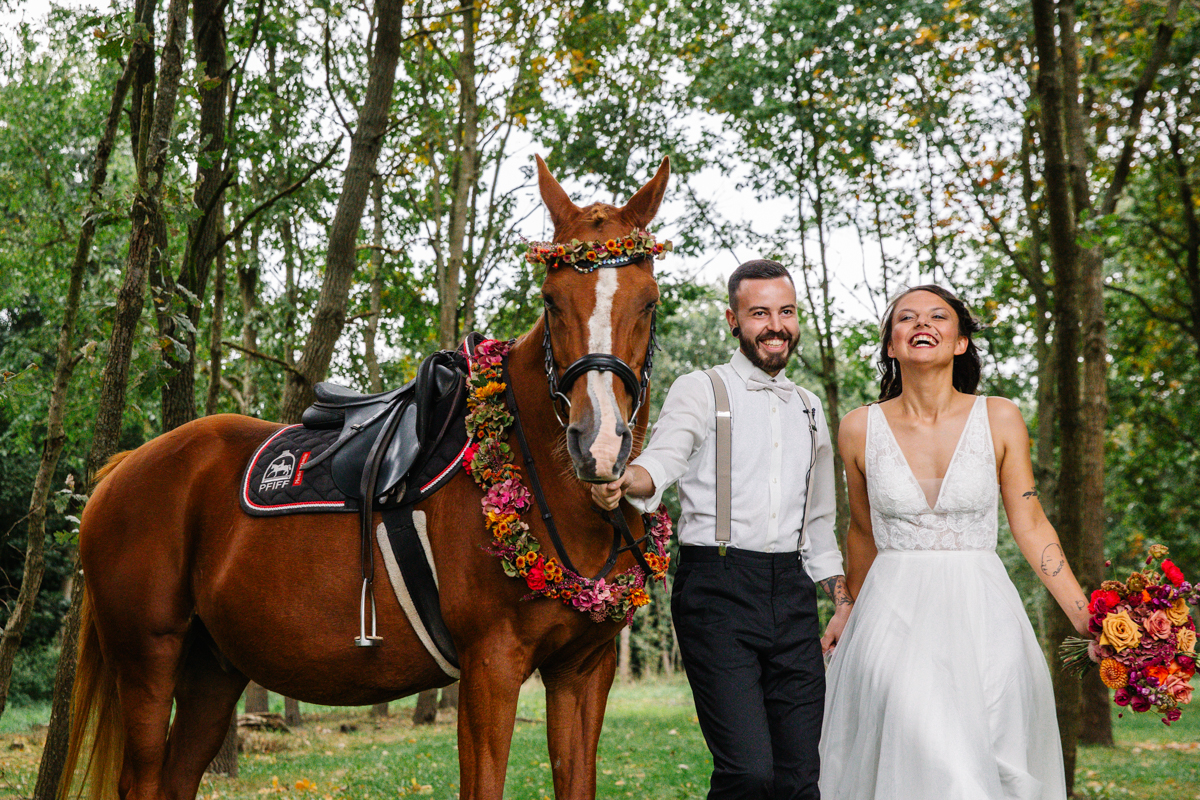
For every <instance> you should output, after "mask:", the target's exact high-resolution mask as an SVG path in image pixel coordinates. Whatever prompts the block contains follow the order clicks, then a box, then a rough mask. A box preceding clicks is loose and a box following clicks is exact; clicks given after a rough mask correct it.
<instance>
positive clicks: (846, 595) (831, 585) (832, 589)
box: [820, 575, 854, 606]
mask: <svg viewBox="0 0 1200 800" xmlns="http://www.w3.org/2000/svg"><path fill="white" fill-rule="evenodd" d="M820 584H821V588H822V589H824V590H825V594H827V595H829V599H830V600H832V601H833V603H834V605H837V606H849V605H854V600H852V599H851V597H850V592H849V591H848V590H847V589H846V576H845V575H834V576H833V577H831V578H826V579H825V580H823V581H820Z"/></svg>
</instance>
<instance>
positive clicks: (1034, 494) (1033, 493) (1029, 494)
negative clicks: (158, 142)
mask: <svg viewBox="0 0 1200 800" xmlns="http://www.w3.org/2000/svg"><path fill="white" fill-rule="evenodd" d="M1021 497H1041V495H1040V494H1038V490H1037V487H1034V488H1033V489H1030V490H1029V491H1028V492H1026V493H1025V494H1023V495H1021Z"/></svg>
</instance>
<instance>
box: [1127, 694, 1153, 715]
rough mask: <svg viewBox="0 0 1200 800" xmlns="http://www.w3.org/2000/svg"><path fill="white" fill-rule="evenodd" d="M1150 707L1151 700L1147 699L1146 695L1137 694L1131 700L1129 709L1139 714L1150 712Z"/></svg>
mask: <svg viewBox="0 0 1200 800" xmlns="http://www.w3.org/2000/svg"><path fill="white" fill-rule="evenodd" d="M1150 705H1151V704H1150V700H1149V699H1148V698H1146V697H1145V696H1144V695H1140V694H1135V695H1134V696H1133V697H1132V698H1130V702H1129V707H1130V708H1132V709H1133V710H1134V711H1136V712H1138V713H1139V714H1140V713H1142V712H1143V711H1149V710H1150Z"/></svg>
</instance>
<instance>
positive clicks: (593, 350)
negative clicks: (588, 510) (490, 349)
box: [537, 157, 671, 482]
mask: <svg viewBox="0 0 1200 800" xmlns="http://www.w3.org/2000/svg"><path fill="white" fill-rule="evenodd" d="M537 167H538V186H539V188H540V189H541V193H542V200H543V202H545V204H546V208H547V210H548V211H549V212H550V219H551V220H552V221H553V223H554V241H555V242H559V243H565V244H570V243H571V242H572V241H579V242H597V243H599V244H600V245H604V243H606V242H616V243H624V242H626V240H630V235H631V233H633V232H635V231H641V230H644V229H645V228H646V226H647V225H649V224H650V221H651V220H652V219H654V215H655V214H656V213H658V206H659V204H660V203H661V202H662V198H663V192H664V191H665V190H666V188H667V178H668V176H669V175H670V172H671V169H670V164H669V162H668V160H667V159H665V158H664V159H663V161H662V165H661V166H659V168H658V172H656V173H655V175H654V177H653V178H652V179H651V180H650V182H649V183H647V184H646V185H645V186H643V187H642V188H641V189H639V190H638V192H637V194H635V195H634V196H633V197H632V198H631V199H630V200H629V202H628V203H626V204H625V205H624V206H621V207H620V208H618V207H616V206H611V205H608V204H606V203H593V204H591V205H589V206H585V207H583V208H580V207H578V206H576V205H575V204H574V203H573V202H571V200H570V198H568V197H567V194H566V192H564V191H563V188H562V187H561V186H560V185H559V184H558V181H556V180H555V179H554V177H553V176H552V175H551V174H550V171H549V170H548V169H547V168H546V163H545V162H544V161H542V159H541V158H540V157H539V158H538V159H537ZM631 241H632V240H631ZM617 249H618V250H619V249H620V247H618V248H617ZM638 251H639V248H634V252H635V253H638ZM603 252H604V250H603V249H602V250H601V254H603ZM626 252H628V251H626ZM593 255H595V254H593ZM604 261H605V256H603V255H600V256H599V257H598V262H599V263H601V264H603V263H604ZM610 261H611V263H615V264H622V262H627V263H624V264H623V265H621V266H599V267H596V268H594V269H592V268H591V267H592V266H593V264H592V263H589V262H587V261H586V260H584V261H581V262H580V263H579V265H578V266H579V268H578V269H577V268H574V267H572V266H570V265H560V266H558V267H556V268H553V269H547V270H546V281H545V283H543V284H542V301H543V303H544V304H545V317H544V319H543V324H544V325H545V326H546V332H547V333H546V341H547V350H548V352H549V353H552V361H553V365H552V369H551V368H550V367H551V365H550V364H548V365H547V366H548V377H549V380H550V382H551V391H552V392H554V391H556V390H557V392H559V393H560V395H561V397H559V398H557V401H558V402H559V403H560V405H567V406H569V418H568V419H566V420H565V424H566V428H567V450H568V452H569V453H570V455H571V460H572V462H573V463H574V466H575V474H576V475H577V476H578V477H579V478H580V480H584V481H589V482H605V481H611V480H615V479H616V478H618V477H620V476H621V474H622V473H623V472H624V471H625V463H626V461H627V460H628V458H629V453H630V450H631V449H632V446H633V433H632V431H631V430H630V425H631V424H632V423H633V422H634V419H635V417H636V416H637V414H638V412H639V410H642V409H643V407H644V401H645V395H646V386H645V380H644V379H647V378H648V377H649V375H648V370H646V367H648V364H647V358H648V357H649V354H650V347H651V336H652V329H653V320H654V309H655V307H656V306H657V304H658V284H657V283H656V282H655V280H654V270H653V258H652V256H650V255H644V254H638V255H637V256H636V257H635V258H633V260H632V261H627V259H626V258H617V259H610ZM564 400H565V401H566V402H565V403H563V402H562V401H564Z"/></svg>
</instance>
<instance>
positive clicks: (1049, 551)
mask: <svg viewBox="0 0 1200 800" xmlns="http://www.w3.org/2000/svg"><path fill="white" fill-rule="evenodd" d="M1066 565H1067V560H1066V559H1065V558H1063V551H1062V548H1061V547H1059V546H1058V545H1057V544H1048V545H1046V549H1045V550H1043V551H1042V574H1043V575H1046V576H1047V577H1050V578H1053V577H1054V576H1055V575H1057V574H1058V573H1060V572H1062V568H1063V567H1065V566H1066Z"/></svg>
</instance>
